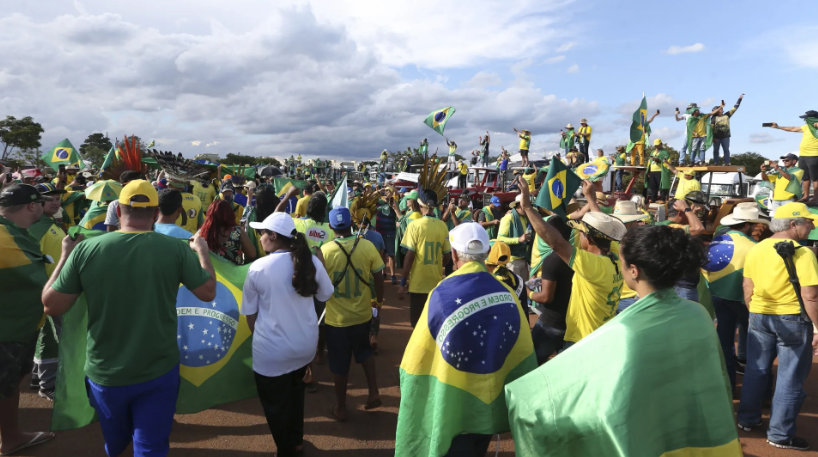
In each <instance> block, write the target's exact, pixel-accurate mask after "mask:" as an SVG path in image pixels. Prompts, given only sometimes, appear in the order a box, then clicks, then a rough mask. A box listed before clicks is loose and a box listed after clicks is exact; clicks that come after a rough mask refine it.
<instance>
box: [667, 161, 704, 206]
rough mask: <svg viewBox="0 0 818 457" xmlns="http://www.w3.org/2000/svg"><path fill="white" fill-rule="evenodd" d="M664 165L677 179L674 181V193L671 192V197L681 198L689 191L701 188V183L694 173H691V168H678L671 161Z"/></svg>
mask: <svg viewBox="0 0 818 457" xmlns="http://www.w3.org/2000/svg"><path fill="white" fill-rule="evenodd" d="M666 165H667V166H668V169H669V170H670V171H671V173H673V174H675V175H676V178H677V179H678V182H677V183H676V193H675V194H673V198H675V199H677V200H683V199H684V198H685V196H686V195H687V194H689V193H690V192H693V191H694V190H702V185H701V183H700V182H699V180H697V179H696V174H695V173H693V170H690V169H687V170H679V169H677V168H676V167H674V166H673V164H671V163H666Z"/></svg>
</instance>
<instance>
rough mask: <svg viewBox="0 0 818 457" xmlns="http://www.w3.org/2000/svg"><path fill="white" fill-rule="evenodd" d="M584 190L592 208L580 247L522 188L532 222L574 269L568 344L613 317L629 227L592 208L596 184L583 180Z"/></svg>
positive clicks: (582, 228) (567, 321)
mask: <svg viewBox="0 0 818 457" xmlns="http://www.w3.org/2000/svg"><path fill="white" fill-rule="evenodd" d="M582 188H583V192H584V193H585V195H586V196H588V199H589V203H591V205H592V211H590V212H588V213H587V214H586V215H585V216H583V218H582V222H581V224H580V226H579V228H578V230H579V231H580V248H576V247H574V246H573V245H572V244H571V243H570V241H568V240H566V239H565V238H564V237H563V236H562V235H561V234H560V233H559V231H558V230H557V229H556V228H555V227H553V226H551V225H550V224H547V223H546V222H545V221H544V220H543V218H542V216H540V213H539V212H538V211H537V210H536V209H535V208H534V206H533V205H532V204H531V199H530V198H529V195H528V189H527V188H523V192H522V197H523V198H522V207H523V209H524V210H525V214H526V216H528V217H529V220H530V221H531V225H532V226H533V227H534V230H535V231H536V232H537V235H539V236H540V237H541V238H542V239H543V240H544V241H545V243H546V244H547V245H548V246H551V247H552V248H553V249H554V252H555V253H556V254H557V255H558V256H559V257H560V258H561V259H562V260H563V261H564V262H565V263H566V264H568V266H569V267H571V269H572V270H574V278H573V288H572V290H571V298H570V301H569V305H568V314H567V315H566V319H565V325H566V330H565V341H566V344H565V347H566V348H567V347H570V346H571V345H573V344H574V343H577V342H579V341H580V340H581V339H582V338H585V337H586V336H588V335H589V334H591V332H593V331H594V330H596V329H597V328H599V327H600V326H602V324H604V323H605V322H607V321H609V320H610V319H612V318H613V317H614V315H615V313H616V308H617V305H618V304H619V296H620V293H621V291H622V284H623V280H622V271H621V267H620V261H619V256H618V255H617V254H616V252H617V251H618V242H619V240H621V239H622V237H623V236H625V232H626V231H627V229H626V228H625V225H624V224H623V223H622V221H620V220H619V219H617V218H615V217H613V216H609V215H607V214H604V213H602V212H600V211H599V210H598V208H593V206H596V201H595V200H594V199H593V198H591V196H593V192H594V184H593V183H592V182H590V181H583V182H582Z"/></svg>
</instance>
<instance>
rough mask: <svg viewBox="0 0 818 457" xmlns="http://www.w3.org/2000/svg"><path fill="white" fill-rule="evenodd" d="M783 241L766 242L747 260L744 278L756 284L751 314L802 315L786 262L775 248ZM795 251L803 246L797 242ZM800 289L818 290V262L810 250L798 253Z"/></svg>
mask: <svg viewBox="0 0 818 457" xmlns="http://www.w3.org/2000/svg"><path fill="white" fill-rule="evenodd" d="M781 241H793V240H786V239H783V238H767V239H766V240H762V241H759V242H758V244H756V245H755V246H753V247H752V249H750V252H748V253H747V257H746V258H745V260H744V277H745V278H750V279H752V280H753V296H752V297H751V298H750V312H751V313H758V314H776V315H780V314H800V313H801V306H800V305H799V304H798V298H797V297H796V296H795V290H794V289H793V288H792V284H791V283H790V279H789V278H790V276H789V275H788V274H787V268H786V267H785V266H784V260H783V259H782V258H781V256H779V255H778V253H777V252H775V248H774V247H773V245H775V244H776V243H779V242H781ZM794 243H795V247H798V246H800V245H799V244H798V242H794ZM793 263H794V264H795V271H796V273H797V274H798V280H799V281H800V282H801V286H802V287H803V286H818V262H816V260H815V254H813V253H812V251H810V250H809V249H808V248H801V249H796V250H795V257H794V259H793Z"/></svg>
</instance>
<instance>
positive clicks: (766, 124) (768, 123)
mask: <svg viewBox="0 0 818 457" xmlns="http://www.w3.org/2000/svg"><path fill="white" fill-rule="evenodd" d="M761 126H762V127H772V126H773V123H772V122H764V123H762V124H761Z"/></svg>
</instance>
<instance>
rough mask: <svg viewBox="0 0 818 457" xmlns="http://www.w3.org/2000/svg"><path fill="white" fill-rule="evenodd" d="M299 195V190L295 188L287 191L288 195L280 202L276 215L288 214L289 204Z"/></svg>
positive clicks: (292, 187) (291, 187)
mask: <svg viewBox="0 0 818 457" xmlns="http://www.w3.org/2000/svg"><path fill="white" fill-rule="evenodd" d="M297 194H298V188H297V187H295V186H290V188H289V189H287V193H286V194H285V195H284V198H282V199H281V201H280V202H278V206H276V210H275V212H276V213H285V212H287V204H288V203H289V202H290V199H291V198H292V197H294V196H296V195H297Z"/></svg>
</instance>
